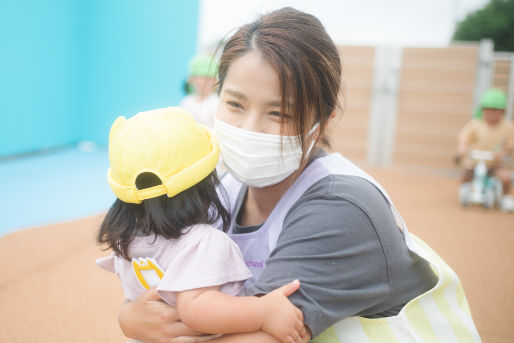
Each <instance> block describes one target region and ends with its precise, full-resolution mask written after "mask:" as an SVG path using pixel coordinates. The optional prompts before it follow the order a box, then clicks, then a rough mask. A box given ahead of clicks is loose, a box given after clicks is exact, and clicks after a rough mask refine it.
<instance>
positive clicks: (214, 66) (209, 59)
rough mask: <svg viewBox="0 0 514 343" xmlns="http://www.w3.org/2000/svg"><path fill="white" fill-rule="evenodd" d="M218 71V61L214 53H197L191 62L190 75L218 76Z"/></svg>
mask: <svg viewBox="0 0 514 343" xmlns="http://www.w3.org/2000/svg"><path fill="white" fill-rule="evenodd" d="M217 72H218V63H217V62H216V61H215V60H214V56H212V55H204V54H200V55H196V56H195V57H193V59H192V60H191V62H189V75H190V76H206V77H216V74H217Z"/></svg>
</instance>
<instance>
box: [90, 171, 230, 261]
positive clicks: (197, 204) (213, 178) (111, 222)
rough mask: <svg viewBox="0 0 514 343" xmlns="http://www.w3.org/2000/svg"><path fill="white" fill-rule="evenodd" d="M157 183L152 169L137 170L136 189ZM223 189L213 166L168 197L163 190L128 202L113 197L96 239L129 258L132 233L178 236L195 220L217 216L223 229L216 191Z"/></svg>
mask: <svg viewBox="0 0 514 343" xmlns="http://www.w3.org/2000/svg"><path fill="white" fill-rule="evenodd" d="M159 184H161V180H160V179H159V178H158V177H157V176H156V175H154V174H152V173H141V174H140V175H139V176H138V177H137V179H136V187H137V188H138V189H144V188H150V187H153V186H157V185H159ZM216 187H218V191H219V193H220V194H221V195H222V196H224V195H225V192H224V190H223V188H222V186H221V185H220V183H219V180H218V177H217V175H216V170H214V171H213V172H212V173H211V174H209V175H208V176H207V177H206V178H205V179H203V180H202V181H200V182H199V183H197V184H196V185H194V186H192V187H190V188H188V189H186V190H185V191H183V192H181V193H179V194H177V195H175V196H173V197H171V198H170V197H168V196H167V195H166V194H164V195H161V196H159V197H156V198H151V199H146V200H143V203H141V204H130V203H126V202H123V201H121V200H119V199H116V201H115V202H114V204H113V205H112V206H111V208H110V209H109V211H108V212H107V215H106V216H105V218H104V220H103V222H102V225H101V226H100V230H99V232H98V235H97V238H96V241H97V243H98V244H106V245H107V247H106V249H109V248H110V249H112V250H113V251H114V252H115V253H116V254H118V255H120V256H122V257H124V258H125V259H127V260H130V257H129V255H128V250H129V245H130V243H131V242H132V241H133V240H134V238H135V237H136V236H148V235H151V234H155V235H160V236H163V237H165V238H168V239H171V238H178V237H180V235H181V234H182V230H183V229H185V228H186V227H189V226H192V225H195V224H202V223H203V224H214V223H215V222H216V221H218V220H221V221H222V223H223V231H225V232H226V231H227V230H228V227H229V225H230V213H229V212H228V211H227V209H226V208H225V207H224V206H223V204H222V202H221V200H220V197H219V195H218V192H217V190H216Z"/></svg>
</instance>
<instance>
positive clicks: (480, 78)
mask: <svg viewBox="0 0 514 343" xmlns="http://www.w3.org/2000/svg"><path fill="white" fill-rule="evenodd" d="M478 49H479V51H478V64H477V74H476V75H477V76H476V80H475V91H474V100H473V113H475V111H476V109H477V107H478V105H479V103H480V98H481V97H482V94H484V92H485V91H486V90H488V89H489V88H491V84H492V78H493V71H494V54H493V50H494V44H493V41H492V40H490V39H482V40H481V41H480V45H479V48H478ZM472 115H473V114H472Z"/></svg>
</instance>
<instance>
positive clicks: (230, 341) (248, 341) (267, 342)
mask: <svg viewBox="0 0 514 343" xmlns="http://www.w3.org/2000/svg"><path fill="white" fill-rule="evenodd" d="M310 339H311V334H310V333H309V331H308V329H307V332H306V334H305V335H304V336H303V337H302V339H301V340H300V341H297V342H299V343H307V342H309V341H310ZM279 342H280V341H279V340H278V339H276V338H275V337H273V336H271V335H270V334H268V333H266V332H264V331H257V332H252V333H241V334H232V335H223V336H221V337H219V338H216V339H213V340H211V341H209V343H279Z"/></svg>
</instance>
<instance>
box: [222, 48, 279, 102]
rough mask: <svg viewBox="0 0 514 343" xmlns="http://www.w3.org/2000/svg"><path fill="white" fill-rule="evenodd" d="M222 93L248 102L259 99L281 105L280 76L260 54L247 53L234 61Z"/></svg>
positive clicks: (228, 71)
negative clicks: (251, 98)
mask: <svg viewBox="0 0 514 343" xmlns="http://www.w3.org/2000/svg"><path fill="white" fill-rule="evenodd" d="M221 91H222V93H223V92H225V93H228V94H230V95H233V96H237V97H240V98H243V97H245V98H246V99H247V100H248V98H250V97H259V98H261V100H263V101H266V102H275V103H277V102H278V103H280V85H279V79H278V75H277V73H276V72H275V70H274V69H273V67H272V66H271V64H269V63H268V62H267V61H266V60H265V59H264V58H263V57H262V56H261V54H260V53H258V52H250V53H247V54H245V55H243V56H241V57H239V58H237V59H235V60H234V61H232V63H231V64H230V66H229V68H228V70H227V75H226V77H225V79H224V80H223V88H222V90H221Z"/></svg>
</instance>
